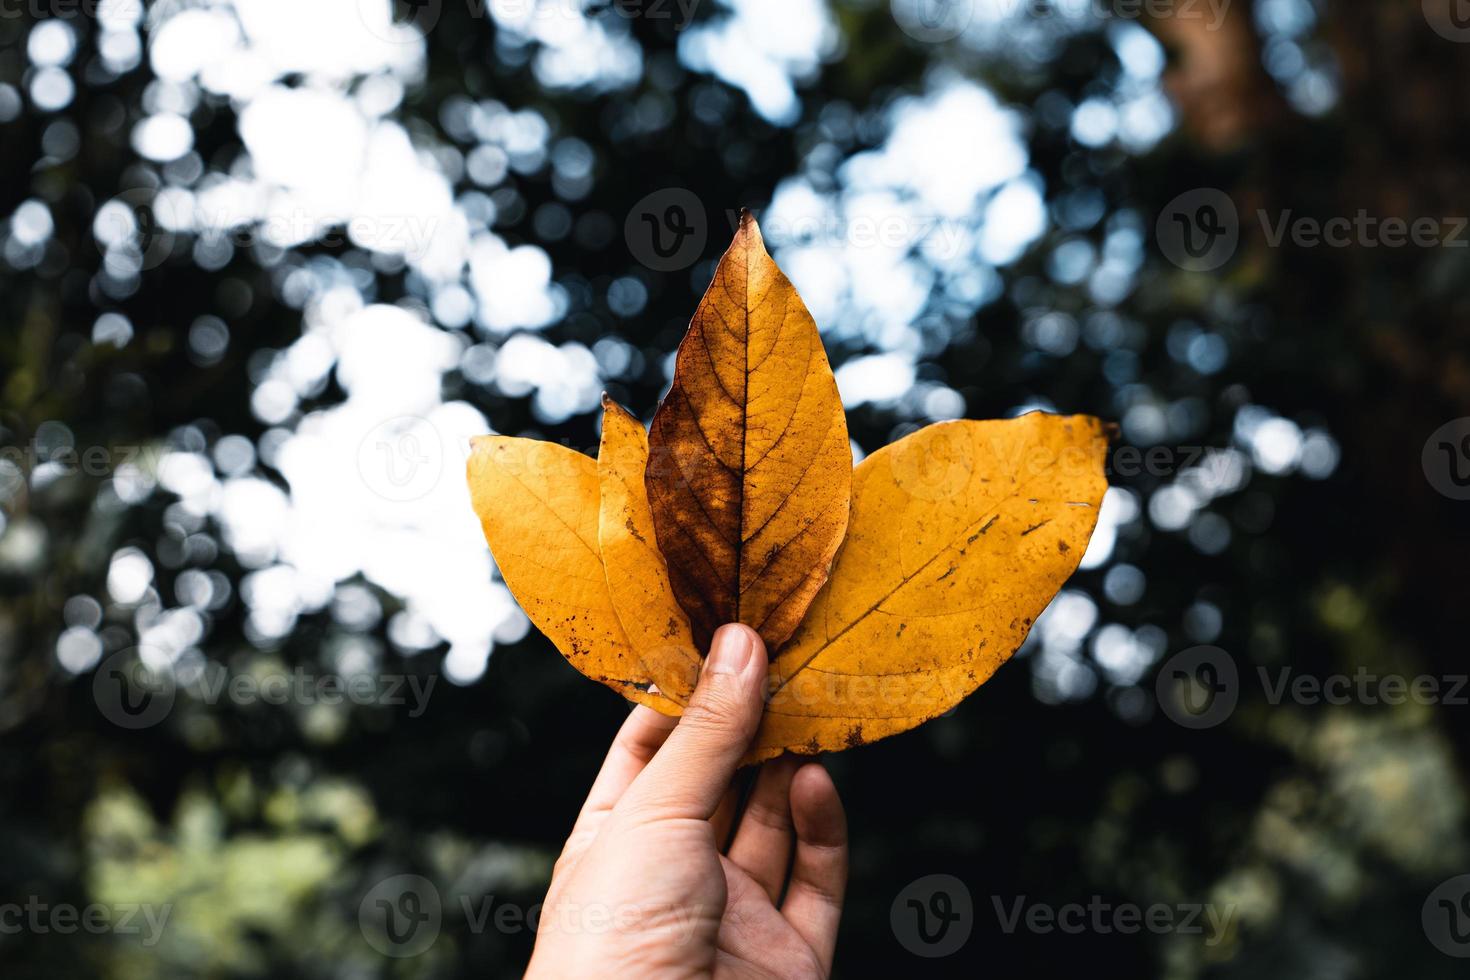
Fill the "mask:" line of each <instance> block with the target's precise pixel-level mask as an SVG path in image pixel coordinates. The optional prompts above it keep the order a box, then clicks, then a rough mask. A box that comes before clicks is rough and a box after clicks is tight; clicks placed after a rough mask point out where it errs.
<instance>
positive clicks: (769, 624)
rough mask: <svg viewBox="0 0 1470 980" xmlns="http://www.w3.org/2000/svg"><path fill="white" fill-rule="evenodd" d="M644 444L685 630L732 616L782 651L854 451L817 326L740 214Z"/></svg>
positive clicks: (826, 545)
mask: <svg viewBox="0 0 1470 980" xmlns="http://www.w3.org/2000/svg"><path fill="white" fill-rule="evenodd" d="M650 445H651V447H652V461H651V464H650V466H649V468H648V474H647V485H648V496H649V501H650V503H651V505H652V511H653V523H654V528H655V530H656V533H657V537H658V545H659V549H660V550H661V551H662V552H663V555H664V557H665V558H666V559H667V561H668V569H669V577H670V581H671V582H672V585H673V589H674V594H675V596H677V597H678V600H679V603H680V605H682V606H683V608H684V610H685V611H686V612H687V613H688V614H689V620H690V623H691V625H692V626H693V630H694V639H695V641H696V642H697V643H698V644H699V646H700V647H701V648H702V649H706V648H708V645H709V640H710V636H711V635H712V634H713V632H714V630H715V629H716V628H717V627H719V626H720V625H721V624H723V623H730V622H741V623H745V624H747V625H749V626H752V627H754V628H755V629H756V631H757V632H759V633H760V634H761V636H762V637H763V638H764V639H765V641H766V644H767V646H768V647H769V648H770V649H771V650H773V651H774V650H776V649H778V648H779V647H780V646H781V644H782V643H784V642H785V641H786V639H787V638H788V637H789V636H790V635H791V633H792V631H793V630H795V629H796V626H797V624H798V623H799V622H800V621H801V618H802V615H803V614H804V613H805V612H806V610H807V607H808V606H809V605H810V604H811V601H812V598H813V597H814V596H815V595H816V593H817V590H818V589H820V588H821V586H822V583H823V582H825V581H826V580H827V574H828V570H829V567H830V565H831V562H832V556H833V555H834V554H835V553H836V551H837V548H838V546H839V545H840V544H841V542H842V536H843V533H844V531H845V530H846V528H847V519H848V497H849V491H850V487H851V477H852V450H851V447H850V445H849V443H848V438H847V421H846V418H845V416H844V415H843V412H842V402H841V401H840V399H839V398H838V395H837V384H836V381H835V379H834V378H833V376H832V369H831V367H830V366H829V365H828V363H827V355H826V352H825V351H824V350H823V349H822V340H821V337H820V336H819V335H818V333H817V328H816V324H815V323H813V322H812V318H811V314H809V313H808V312H807V310H806V307H805V305H803V303H802V302H801V298H800V297H799V296H797V294H796V289H795V287H793V286H792V285H791V282H790V280H788V279H787V278H786V276H785V275H784V274H783V273H782V272H781V270H780V269H778V268H777V267H776V264H775V262H773V261H772V260H771V257H770V255H768V254H767V253H766V249H765V245H764V243H763V242H762V240H761V235H760V230H759V228H757V227H756V223H755V220H754V219H753V218H752V217H751V216H750V214H749V212H746V213H745V214H743V215H742V217H741V221H740V230H739V231H738V232H737V233H736V235H735V240H734V242H733V243H732V244H731V245H730V249H729V251H727V252H726V253H725V255H724V257H723V258H722V259H721V260H720V264H719V267H718V268H717V269H716V270H715V275H714V280H713V282H711V283H710V287H709V289H708V291H707V292H706V293H705V295H704V298H703V299H702V300H701V301H700V304H699V308H698V310H696V311H695V314H694V318H693V320H692V321H691V322H690V324H689V332H688V333H687V334H686V335H685V337H684V340H683V342H682V343H681V344H680V345H679V353H678V357H677V360H676V362H675V372H674V381H673V386H672V388H671V390H670V391H669V394H668V396H667V397H666V398H665V399H664V402H663V404H662V405H661V406H659V409H658V412H657V413H656V414H655V415H654V419H653V429H652V432H651V433H650Z"/></svg>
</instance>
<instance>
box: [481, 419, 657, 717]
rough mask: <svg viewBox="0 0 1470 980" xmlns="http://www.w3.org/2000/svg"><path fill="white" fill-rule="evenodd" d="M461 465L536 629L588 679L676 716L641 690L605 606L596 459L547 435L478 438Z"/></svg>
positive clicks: (643, 682)
mask: <svg viewBox="0 0 1470 980" xmlns="http://www.w3.org/2000/svg"><path fill="white" fill-rule="evenodd" d="M467 469H468V477H469V484H470V499H471V502H472V503H473V504H474V508H475V512H476V513H477V514H479V516H480V524H481V527H482V528H483V529H484V531H485V540H486V541H487V542H488V543H489V545H490V552H491V554H493V555H494V556H495V563H496V565H498V566H499V568H500V574H501V576H502V577H504V579H505V584H506V585H507V586H508V587H509V588H510V590H511V592H512V593H514V594H515V597H516V599H517V600H518V601H519V602H520V604H521V608H522V609H524V610H525V612H526V615H527V616H529V617H530V618H531V622H533V623H535V624H536V628H537V629H539V630H540V631H541V632H542V633H545V634H546V635H547V637H549V638H550V639H551V641H552V642H553V643H555V644H556V647H557V649H558V650H560V651H561V652H562V655H563V656H564V657H566V658H567V660H568V661H569V662H570V663H571V665H572V666H573V667H576V668H577V669H578V670H580V671H581V672H582V673H584V674H586V675H587V676H588V677H591V678H592V679H593V680H596V681H601V682H602V683H604V684H606V685H607V686H608V687H611V688H613V689H614V690H615V691H617V692H619V693H620V694H622V695H623V696H624V697H626V698H629V699H630V700H633V701H637V702H638V703H639V704H646V705H648V706H649V707H651V708H655V709H657V710H658V711H661V712H663V713H664V714H670V715H677V714H678V713H679V712H680V708H679V705H678V704H676V703H675V702H674V701H672V700H670V699H669V698H667V697H665V696H663V695H661V694H658V693H654V692H650V691H649V690H648V684H649V682H648V678H647V677H646V676H644V673H643V666H642V663H641V662H640V660H639V658H638V656H637V655H636V654H635V653H634V651H633V648H632V646H631V645H630V644H629V642H628V637H627V635H626V634H625V633H624V632H623V627H622V624H621V623H620V622H619V620H618V617H617V613H616V612H615V611H614V609H613V602H612V597H611V595H609V593H608V585H607V575H606V573H605V572H604V570H603V565H602V555H601V551H600V550H599V547H598V542H597V536H598V535H597V523H598V510H599V506H600V500H601V493H600V489H599V486H598V479H597V464H596V463H595V462H593V461H592V459H591V458H589V457H587V456H584V455H582V454H581V453H578V452H574V451H573V450H570V449H567V448H566V447H564V446H558V445H556V444H555V443H549V442H538V441H536V440H533V439H512V438H508V437H506V436H482V437H480V438H478V439H475V440H474V442H473V452H472V453H471V454H470V459H469V464H468V467H467Z"/></svg>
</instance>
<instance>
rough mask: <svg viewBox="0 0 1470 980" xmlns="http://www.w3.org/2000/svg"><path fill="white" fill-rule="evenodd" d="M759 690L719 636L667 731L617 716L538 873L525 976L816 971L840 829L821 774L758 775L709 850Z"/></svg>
mask: <svg viewBox="0 0 1470 980" xmlns="http://www.w3.org/2000/svg"><path fill="white" fill-rule="evenodd" d="M765 679H766V650H765V645H764V644H763V643H762V642H761V639H760V637H759V636H758V635H757V634H756V633H755V631H754V630H751V629H749V628H748V627H745V626H724V627H721V629H720V630H719V631H718V632H717V633H716V634H715V637H714V640H713V642H712V643H711V646H710V654H709V657H708V658H707V659H706V661H705V664H704V668H703V671H702V672H701V674H700V677H699V685H698V687H697V688H696V689H695V691H694V694H693V696H692V698H691V699H690V702H689V706H688V708H687V709H686V710H685V712H684V715H683V717H682V718H677V719H676V718H667V717H665V716H663V715H660V714H659V713H658V712H656V711H654V710H652V709H651V708H645V707H637V708H634V709H633V712H632V714H631V715H630V716H629V717H628V720H627V722H625V723H624V725H623V727H622V729H621V730H620V731H619V732H618V734H617V737H616V738H615V739H614V740H613V744H612V748H611V749H610V750H609V751H608V754H607V759H606V760H605V761H604V762H603V765H602V771H601V772H600V773H599V774H598V776H597V780H596V781H595V782H594V783H593V786H592V790H591V792H589V793H588V795H587V802H586V803H585V804H584V805H583V807H582V813H581V815H580V816H579V817H578V818H577V823H576V826H575V827H573V829H572V833H571V836H570V837H568V838H567V843H566V847H565V848H563V850H562V854H561V857H560V858H559V859H558V860H557V862H556V868H555V870H554V871H553V872H552V876H551V888H550V889H549V890H548V892H547V895H546V901H545V903H544V904H543V905H542V912H541V923H540V927H539V930H538V933H537V936H536V949H535V952H534V953H533V955H532V957H531V964H530V967H529V969H528V970H527V973H526V975H527V977H530V978H539V980H545V978H563V977H568V978H581V977H592V976H614V977H620V976H636V977H653V978H660V977H687V976H696V975H697V976H710V975H714V976H721V977H726V976H729V977H781V978H807V977H826V976H827V975H828V974H830V973H831V970H832V954H833V951H834V947H835V945H836V938H837V922H838V919H839V918H840V916H841V914H842V892H843V889H844V887H845V886H846V884H847V821H846V818H845V816H844V815H843V812H842V803H841V801H839V800H838V798H837V788H836V787H835V786H834V785H833V784H832V777H831V776H829V775H827V771H826V770H825V769H823V768H822V766H821V765H820V764H818V763H816V762H812V761H809V760H801V759H799V758H796V757H792V756H784V757H782V758H780V759H776V760H774V761H772V762H768V763H766V764H765V765H763V766H762V767H761V771H760V773H759V774H758V775H757V777H756V782H755V789H754V790H753V791H752V793H751V796H750V802H749V804H748V805H747V806H746V808H745V812H744V814H743V815H742V816H741V817H740V820H739V826H738V828H736V830H735V835H734V838H733V839H732V840H730V844H729V847H728V849H726V850H724V851H722V850H721V848H722V847H723V845H724V843H725V841H726V839H727V838H729V836H730V835H729V831H730V828H731V826H732V824H733V823H734V821H735V809H736V803H737V798H736V793H735V789H734V787H733V786H731V779H732V777H733V776H734V774H735V769H736V766H737V764H738V763H739V761H740V758H741V756H742V755H744V754H745V751H746V749H747V747H748V746H749V744H750V741H751V739H752V738H753V737H754V736H755V731H756V726H757V725H758V724H759V722H760V716H761V710H762V708H763V706H764V702H763V694H764V686H765ZM788 866H789V874H788ZM783 893H784V898H783Z"/></svg>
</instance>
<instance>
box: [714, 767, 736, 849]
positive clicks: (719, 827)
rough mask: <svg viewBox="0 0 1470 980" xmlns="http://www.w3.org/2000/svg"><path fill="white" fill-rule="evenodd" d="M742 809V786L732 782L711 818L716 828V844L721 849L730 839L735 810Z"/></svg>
mask: <svg viewBox="0 0 1470 980" xmlns="http://www.w3.org/2000/svg"><path fill="white" fill-rule="evenodd" d="M738 809H740V786H739V785H738V784H737V783H731V784H730V788H729V789H727V790H725V795H724V796H722V797H720V805H719V806H717V807H715V815H714V816H712V817H710V818H709V822H710V825H711V826H713V827H714V828H715V845H716V846H717V847H719V849H720V850H721V851H723V850H724V849H725V845H726V844H727V843H729V841H730V828H732V827H734V826H735V811H736V810H738Z"/></svg>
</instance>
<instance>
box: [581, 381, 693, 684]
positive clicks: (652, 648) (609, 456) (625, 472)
mask: <svg viewBox="0 0 1470 980" xmlns="http://www.w3.org/2000/svg"><path fill="white" fill-rule="evenodd" d="M647 467H648V433H647V432H645V431H644V430H643V425H642V424H641V423H640V422H639V421H638V420H637V419H636V418H634V417H633V416H632V415H630V414H628V412H627V411H626V410H625V409H624V408H623V407H622V406H621V405H619V404H618V403H617V402H615V401H613V400H612V399H611V398H609V397H607V395H603V396H602V446H601V448H600V449H599V451H598V454H597V474H598V479H599V481H600V482H601V484H602V512H601V520H600V522H599V524H598V541H599V543H600V545H601V548H602V560H603V564H604V565H605V566H606V569H607V585H608V592H609V593H610V595H611V596H612V602H613V607H614V609H616V610H617V614H618V619H619V620H620V621H621V622H622V625H623V631H624V632H625V633H626V634H627V636H628V640H629V643H630V645H631V646H632V649H633V653H634V655H635V656H636V657H637V658H638V660H639V663H640V665H641V675H642V676H643V677H645V678H647V679H648V680H651V681H652V682H653V683H654V684H655V685H657V687H658V690H659V691H660V692H661V693H662V694H664V695H666V696H668V697H669V698H670V699H672V700H674V701H677V702H678V703H679V704H681V705H682V704H688V703H689V695H690V693H691V692H692V691H693V690H694V683H695V681H696V680H697V679H698V677H699V665H700V657H699V652H698V651H697V650H696V649H695V648H694V637H693V635H692V634H691V633H690V630H689V617H687V616H685V615H684V610H683V609H682V608H680V606H679V603H678V601H677V600H676V599H675V598H674V591H673V588H672V587H671V586H670V584H669V570H668V567H667V566H666V565H665V564H664V557H663V555H662V554H660V553H659V550H658V542H657V541H656V540H655V537H654V530H653V513H652V512H651V511H650V510H649V507H648V490H647V488H646V486H645V484H644V479H643V476H644V473H645V471H646V470H647Z"/></svg>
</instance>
